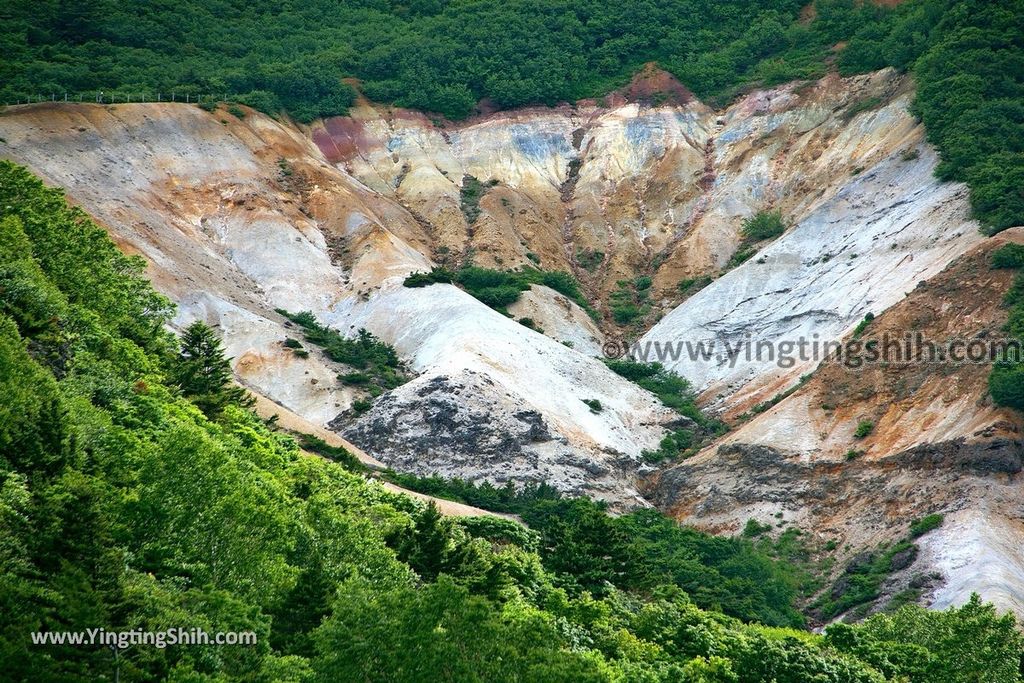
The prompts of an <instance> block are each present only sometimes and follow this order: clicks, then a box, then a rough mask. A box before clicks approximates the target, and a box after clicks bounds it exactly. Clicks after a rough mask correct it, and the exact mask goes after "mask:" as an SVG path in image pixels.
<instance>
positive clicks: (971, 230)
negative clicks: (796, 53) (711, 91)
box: [638, 98, 984, 407]
mask: <svg viewBox="0 0 1024 683" xmlns="http://www.w3.org/2000/svg"><path fill="white" fill-rule="evenodd" d="M907 104H908V100H907V99H906V98H899V99H897V100H896V101H894V102H893V103H892V104H890V105H889V106H888V107H886V108H885V109H883V110H881V111H879V112H875V113H872V114H870V115H861V116H860V117H858V118H857V119H855V120H854V122H855V123H859V124H860V125H858V126H856V128H859V129H861V130H863V131H864V133H865V134H869V133H871V132H874V133H878V132H879V130H881V132H882V134H884V133H885V132H886V131H888V130H890V129H892V128H899V127H900V126H904V127H905V126H906V125H907V119H909V116H910V115H909V114H908V113H907V111H906V109H905V107H906V105H907ZM868 118H870V119H871V120H870V121H858V119H868ZM732 120H734V119H732ZM776 123H777V125H783V123H780V122H776ZM790 123H792V122H790ZM737 125H739V126H740V127H742V126H744V125H746V122H745V121H743V122H737ZM737 134H738V133H737V132H736V131H735V130H733V128H731V127H729V125H727V127H726V129H725V130H724V131H723V132H722V133H721V134H720V135H719V138H718V139H719V141H722V140H728V139H732V137H733V136H734V135H737ZM799 140H801V138H798V141H799ZM911 142H914V143H916V144H914V145H913V146H912V147H911V149H913V150H915V151H916V153H917V156H916V158H914V159H913V160H912V161H906V160H905V159H904V158H903V152H902V151H901V150H900V149H898V148H894V149H891V151H889V152H888V153H887V155H886V156H885V157H884V158H882V159H880V160H879V161H878V162H877V163H876V164H875V165H873V166H871V167H870V168H869V169H867V170H863V171H861V172H860V173H858V174H857V175H855V176H852V177H850V178H848V179H847V181H846V183H845V185H843V186H842V187H841V188H840V189H839V190H838V191H836V192H835V194H833V195H832V196H831V197H828V198H826V199H824V200H821V201H818V202H815V203H808V204H807V206H806V213H803V212H802V211H801V213H803V215H802V216H801V213H798V214H797V215H798V216H801V217H800V218H799V219H798V220H797V222H796V223H795V225H793V226H792V227H790V228H789V229H788V230H787V231H786V232H785V233H784V234H783V235H782V236H781V237H779V238H778V239H777V240H775V241H774V242H772V243H771V244H769V245H768V246H766V247H765V248H763V249H762V250H760V251H759V252H758V253H757V254H756V255H755V256H754V257H752V258H750V259H749V260H747V261H746V262H744V263H743V264H742V265H740V266H739V267H737V268H735V269H734V270H731V271H730V272H728V273H727V274H725V275H724V276H722V277H721V278H719V279H718V280H716V281H715V282H713V283H712V284H711V285H709V286H707V287H705V288H704V289H702V290H701V291H700V292H698V293H697V294H695V295H694V296H693V297H691V298H690V299H688V300H687V301H685V302H684V303H683V304H682V305H680V306H678V307H677V308H676V309H674V310H673V311H672V312H671V313H669V314H668V315H666V316H665V318H663V319H662V320H661V321H660V322H659V323H658V324H657V325H655V326H654V327H653V328H652V329H651V330H649V331H648V332H647V333H646V334H645V335H644V336H643V338H642V339H641V340H640V342H639V344H638V349H639V350H640V352H641V353H643V352H644V351H645V350H649V351H651V352H653V354H656V353H657V349H658V348H662V349H666V348H672V349H673V350H674V351H677V354H678V357H677V358H675V359H673V358H671V357H670V356H669V357H665V359H664V360H665V363H666V365H667V366H668V367H670V368H672V369H673V370H675V371H676V372H678V373H679V374H680V375H683V376H684V377H686V378H688V379H690V380H691V381H692V382H693V384H694V386H695V387H696V388H697V389H698V390H699V391H701V392H703V394H704V396H705V398H706V399H708V401H709V402H710V404H711V405H712V406H719V407H723V404H724V403H726V402H727V401H728V400H729V399H730V398H732V397H733V395H734V394H737V393H741V392H742V393H746V394H751V393H753V392H756V391H757V390H758V389H760V388H763V387H764V386H765V385H771V386H775V387H777V386H780V385H781V384H782V383H783V382H784V381H785V380H786V379H789V380H790V381H795V379H796V378H797V377H798V376H799V375H801V374H803V373H806V372H808V371H809V370H810V369H813V368H814V367H815V366H817V364H818V362H820V361H821V360H822V359H823V358H824V355H825V354H824V352H821V353H818V354H817V355H815V354H814V352H813V351H812V347H811V346H807V352H806V354H805V359H804V360H801V359H800V358H799V357H798V356H797V353H796V347H793V348H790V349H789V350H787V347H785V346H782V344H785V343H787V342H788V343H791V344H796V343H798V342H799V340H801V339H804V340H806V342H807V343H808V344H811V343H813V342H819V343H820V344H821V345H822V348H823V347H824V344H825V342H829V341H833V342H837V341H840V340H841V339H842V338H843V336H844V335H845V333H847V332H849V331H850V329H851V328H852V327H854V326H855V325H856V324H857V323H858V322H859V321H860V320H861V319H862V318H863V317H864V315H865V314H867V313H876V314H877V313H879V312H881V311H883V310H885V309H886V308H888V307H889V306H891V305H893V304H895V303H896V302H898V301H899V300H901V299H902V298H903V297H904V296H905V294H906V293H907V292H909V291H910V290H912V289H913V288H914V286H916V284H917V283H918V282H919V281H921V280H927V279H928V278H930V277H932V276H934V275H935V274H936V273H938V272H939V271H940V270H941V269H942V268H944V267H945V266H946V264H948V263H949V262H950V261H951V260H952V259H954V258H955V257H957V256H959V255H960V254H962V253H964V252H965V251H966V250H968V249H969V248H970V247H971V246H973V245H975V244H978V243H979V242H981V241H982V240H983V239H984V237H983V236H982V235H981V233H980V232H979V231H978V227H977V225H976V224H975V223H974V222H973V221H971V220H970V219H969V217H968V215H969V214H968V212H969V205H968V201H967V192H966V188H964V186H962V185H959V184H954V183H940V182H939V181H938V180H937V179H935V178H934V177H933V175H932V174H933V171H934V167H935V164H936V163H937V158H936V156H935V153H934V151H933V150H932V149H931V148H930V147H928V146H927V145H924V144H920V131H919V130H918V131H914V135H913V136H912V138H911ZM862 144H863V140H862V139H860V138H858V137H856V135H855V133H854V132H851V133H849V134H843V135H840V136H839V137H838V139H837V140H836V142H835V143H834V147H832V148H830V149H829V152H828V155H830V156H839V155H841V154H843V147H844V145H845V146H846V151H847V152H848V153H853V152H854V149H853V148H855V147H857V146H859V145H862ZM826 163H827V162H826ZM751 169H756V165H754V166H752V167H745V169H744V173H745V174H753V173H755V170H751ZM722 183H723V186H722V187H716V189H715V190H713V193H715V194H717V193H721V194H722V195H724V196H723V197H722V199H721V200H720V201H721V203H722V204H723V205H725V204H727V203H728V197H730V196H731V197H736V196H738V195H742V193H743V190H744V189H745V190H747V191H756V189H757V188H758V187H759V184H758V182H756V180H755V179H754V178H752V177H747V178H745V179H726V180H724V181H722ZM759 342H761V343H765V344H767V345H768V346H765V347H763V348H762V350H761V352H760V353H759V352H758V349H757V346H756V345H757V343H759ZM698 343H701V344H703V345H704V347H705V348H706V349H708V350H714V354H713V357H712V358H711V359H709V360H702V359H701V356H699V355H696V356H691V354H690V353H689V351H688V350H687V349H688V348H691V347H688V346H687V344H689V345H692V348H696V344H698ZM672 345H681V346H676V347H673V346H672ZM679 348H681V349H682V352H681V353H679V352H678V349H679ZM735 349H739V350H740V351H739V353H738V354H736V355H734V356H731V357H730V354H729V351H730V350H735ZM783 354H785V355H786V357H787V358H789V359H792V360H793V361H794V362H793V363H792V364H790V367H780V366H779V365H780V363H779V361H780V360H781V358H782V355H783ZM650 360H657V358H656V357H655V355H652V357H651V358H650ZM742 393H741V395H740V396H737V397H736V399H737V400H741V399H742V398H743V396H742Z"/></svg>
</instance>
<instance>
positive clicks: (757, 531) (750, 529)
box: [741, 517, 773, 538]
mask: <svg viewBox="0 0 1024 683" xmlns="http://www.w3.org/2000/svg"><path fill="white" fill-rule="evenodd" d="M772 528H773V527H772V525H771V524H761V523H760V522H758V521H757V520H756V519H754V518H753V517H751V518H750V519H748V520H747V523H746V524H745V525H744V526H743V532H742V534H741V535H742V536H743V537H744V538H755V537H757V536H761V535H762V534H766V533H768V532H769V531H771V530H772Z"/></svg>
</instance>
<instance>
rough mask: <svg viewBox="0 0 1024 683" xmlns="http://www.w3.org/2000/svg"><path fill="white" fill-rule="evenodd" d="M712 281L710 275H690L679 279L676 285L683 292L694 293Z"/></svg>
mask: <svg viewBox="0 0 1024 683" xmlns="http://www.w3.org/2000/svg"><path fill="white" fill-rule="evenodd" d="M713 281H714V278H713V277H711V276H710V275H702V276H700V277H690V278H686V279H683V280H680V281H679V284H678V285H677V287H678V288H679V291H680V292H682V293H683V294H696V293H697V292H699V291H700V290H702V289H704V288H705V287H707V286H708V285H710V284H711V283H712V282H713Z"/></svg>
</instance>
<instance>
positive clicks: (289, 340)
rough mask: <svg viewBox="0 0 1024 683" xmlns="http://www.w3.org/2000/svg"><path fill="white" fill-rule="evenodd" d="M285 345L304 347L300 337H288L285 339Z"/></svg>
mask: <svg viewBox="0 0 1024 683" xmlns="http://www.w3.org/2000/svg"><path fill="white" fill-rule="evenodd" d="M284 345H285V346H286V347H288V348H289V349H301V348H302V342H300V341H299V340H298V339H292V338H291V337H288V338H286V339H285V340H284Z"/></svg>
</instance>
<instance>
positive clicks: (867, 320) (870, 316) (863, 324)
mask: <svg viewBox="0 0 1024 683" xmlns="http://www.w3.org/2000/svg"><path fill="white" fill-rule="evenodd" d="M874 319H875V314H874V313H872V312H871V311H868V312H867V313H865V314H864V319H863V320H861V321H860V322H859V323H857V327H855V328H853V338H854V339H858V338H860V335H862V334H864V330H866V329H867V328H868V325H870V324H871V323H872V322H873V321H874Z"/></svg>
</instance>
